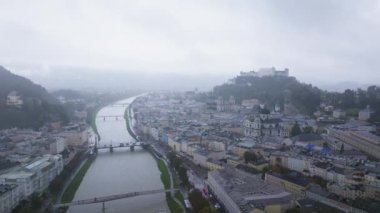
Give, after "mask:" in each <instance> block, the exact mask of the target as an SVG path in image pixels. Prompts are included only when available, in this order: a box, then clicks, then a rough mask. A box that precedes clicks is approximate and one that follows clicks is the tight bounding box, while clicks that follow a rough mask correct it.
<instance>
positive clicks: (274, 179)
mask: <svg viewBox="0 0 380 213" xmlns="http://www.w3.org/2000/svg"><path fill="white" fill-rule="evenodd" d="M265 182H267V183H269V184H273V185H276V186H278V187H281V188H282V189H284V190H286V191H288V192H290V193H292V194H294V195H296V196H298V197H304V196H305V193H306V189H307V187H308V185H309V184H310V181H309V180H308V179H307V178H305V177H303V176H302V175H301V174H300V173H297V172H290V173H288V174H280V173H276V172H267V173H265Z"/></svg>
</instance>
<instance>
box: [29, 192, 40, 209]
mask: <svg viewBox="0 0 380 213" xmlns="http://www.w3.org/2000/svg"><path fill="white" fill-rule="evenodd" d="M31 204H32V208H33V209H39V208H41V206H42V199H41V197H40V196H39V195H38V194H37V193H33V194H32V198H31Z"/></svg>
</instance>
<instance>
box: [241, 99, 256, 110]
mask: <svg viewBox="0 0 380 213" xmlns="http://www.w3.org/2000/svg"><path fill="white" fill-rule="evenodd" d="M241 105H242V106H243V107H245V108H247V109H252V108H254V107H255V106H259V105H260V101H259V100H258V99H245V100H242V101H241Z"/></svg>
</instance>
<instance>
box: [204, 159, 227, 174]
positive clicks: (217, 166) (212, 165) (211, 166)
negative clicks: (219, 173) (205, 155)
mask: <svg viewBox="0 0 380 213" xmlns="http://www.w3.org/2000/svg"><path fill="white" fill-rule="evenodd" d="M207 168H208V169H209V170H211V171H212V170H217V169H222V168H223V166H222V165H221V164H219V163H217V162H213V161H210V160H208V161H207Z"/></svg>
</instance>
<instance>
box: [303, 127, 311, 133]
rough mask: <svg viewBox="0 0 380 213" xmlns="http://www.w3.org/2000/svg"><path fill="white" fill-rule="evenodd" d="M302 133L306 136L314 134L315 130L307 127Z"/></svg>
mask: <svg viewBox="0 0 380 213" xmlns="http://www.w3.org/2000/svg"><path fill="white" fill-rule="evenodd" d="M302 132H303V133H305V134H309V133H314V129H313V127H311V126H305V127H304V128H303V129H302Z"/></svg>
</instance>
